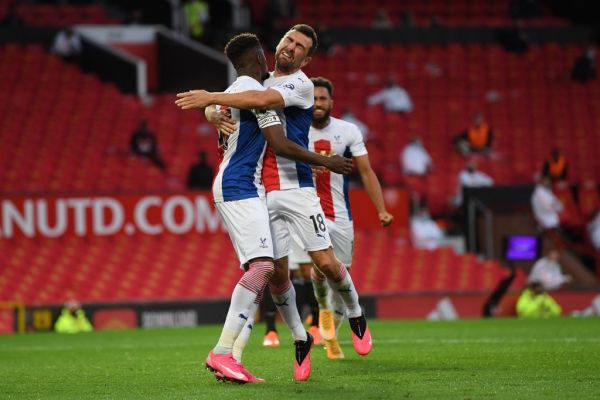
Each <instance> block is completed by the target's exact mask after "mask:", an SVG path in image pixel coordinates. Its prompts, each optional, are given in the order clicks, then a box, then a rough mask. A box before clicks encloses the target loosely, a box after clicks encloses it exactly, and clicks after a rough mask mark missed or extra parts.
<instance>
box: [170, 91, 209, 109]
mask: <svg viewBox="0 0 600 400" xmlns="http://www.w3.org/2000/svg"><path fill="white" fill-rule="evenodd" d="M210 95H211V93H210V92H207V91H206V90H190V91H187V92H183V93H177V97H178V99H177V100H176V101H175V104H177V105H178V106H179V108H181V109H182V110H189V109H192V108H204V107H206V106H208V105H209V104H211V102H210Z"/></svg>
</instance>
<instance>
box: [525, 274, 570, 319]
mask: <svg viewBox="0 0 600 400" xmlns="http://www.w3.org/2000/svg"><path fill="white" fill-rule="evenodd" d="M561 312H562V309H561V307H560V305H558V303H557V302H556V301H555V300H554V299H553V298H552V297H551V296H550V295H549V294H548V293H547V292H546V291H545V290H544V287H543V286H542V284H541V283H539V282H532V283H530V284H528V285H527V287H526V288H525V290H523V293H521V296H520V297H519V300H517V316H519V317H521V318H550V317H559V316H560V314H561Z"/></svg>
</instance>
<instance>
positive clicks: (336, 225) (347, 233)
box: [327, 219, 354, 268]
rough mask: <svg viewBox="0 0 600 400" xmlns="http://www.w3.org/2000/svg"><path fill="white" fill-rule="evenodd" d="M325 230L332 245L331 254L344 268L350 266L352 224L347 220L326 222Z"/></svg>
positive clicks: (352, 235) (352, 251)
mask: <svg viewBox="0 0 600 400" xmlns="http://www.w3.org/2000/svg"><path fill="white" fill-rule="evenodd" d="M327 229H329V236H330V237H331V243H332V245H333V253H334V254H335V256H336V257H337V259H338V260H340V261H341V262H343V263H344V264H345V265H346V267H348V268H350V265H352V255H353V254H354V224H353V223H352V221H348V220H343V219H342V220H336V221H331V220H329V219H328V220H327Z"/></svg>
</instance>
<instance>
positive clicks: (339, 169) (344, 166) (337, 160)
mask: <svg viewBox="0 0 600 400" xmlns="http://www.w3.org/2000/svg"><path fill="white" fill-rule="evenodd" d="M326 167H327V169H329V170H330V171H332V172H335V173H336V174H343V175H348V174H349V173H350V172H352V159H351V158H346V157H341V156H338V155H335V156H331V157H329V158H328V161H327V165H326Z"/></svg>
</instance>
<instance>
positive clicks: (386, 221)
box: [379, 211, 394, 228]
mask: <svg viewBox="0 0 600 400" xmlns="http://www.w3.org/2000/svg"><path fill="white" fill-rule="evenodd" d="M379 222H381V226H383V227H384V228H385V227H387V226H390V225H391V224H392V222H394V216H393V215H392V214H390V213H389V212H387V211H384V212H380V213H379Z"/></svg>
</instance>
